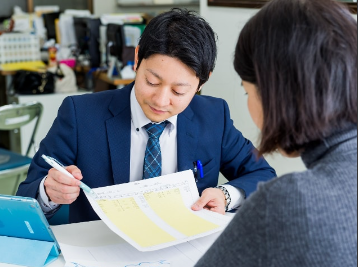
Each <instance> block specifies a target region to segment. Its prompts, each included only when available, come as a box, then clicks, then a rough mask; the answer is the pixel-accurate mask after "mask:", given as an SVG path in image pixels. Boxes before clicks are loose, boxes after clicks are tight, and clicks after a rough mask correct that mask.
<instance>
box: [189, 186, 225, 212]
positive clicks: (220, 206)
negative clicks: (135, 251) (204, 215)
mask: <svg viewBox="0 0 358 267" xmlns="http://www.w3.org/2000/svg"><path fill="white" fill-rule="evenodd" d="M191 208H192V210H195V211H198V210H201V209H203V208H204V209H207V210H211V211H214V212H217V213H220V214H225V209H226V199H225V195H224V193H223V191H221V190H220V189H218V188H207V189H205V190H204V191H203V193H202V194H201V198H200V199H199V200H198V201H197V202H196V203H195V204H194V205H193V206H192V207H191Z"/></svg>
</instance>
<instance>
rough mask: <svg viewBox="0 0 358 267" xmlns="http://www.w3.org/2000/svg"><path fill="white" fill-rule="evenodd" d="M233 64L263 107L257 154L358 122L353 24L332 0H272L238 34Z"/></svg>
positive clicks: (287, 148)
mask: <svg viewBox="0 0 358 267" xmlns="http://www.w3.org/2000/svg"><path fill="white" fill-rule="evenodd" d="M234 67H235V70H236V71H237V73H238V74H239V75H240V77H241V78H242V80H243V81H244V83H245V82H246V83H247V84H249V85H250V84H252V85H254V88H255V89H256V90H257V96H258V98H259V100H260V104H261V105H262V113H263V115H262V119H261V123H258V126H259V127H260V128H261V130H262V133H261V145H260V147H259V151H260V153H261V154H263V153H269V152H273V151H274V150H276V149H281V150H283V151H284V152H285V153H287V154H291V153H293V152H297V151H302V150H304V149H305V147H306V146H307V145H308V144H309V143H311V142H315V141H318V140H321V139H323V138H325V137H327V136H329V135H331V134H333V133H334V132H336V131H338V130H339V129H343V128H345V127H347V125H350V124H352V123H354V124H356V123H357V22H356V21H355V20H354V19H353V18H352V16H351V14H350V13H349V11H348V10H347V9H346V8H345V6H343V5H342V4H340V3H338V2H337V1H335V0H290V1H287V0H272V1H270V2H269V3H268V4H267V5H266V6H264V7H263V8H262V9H261V10H260V11H259V12H258V13H257V14H256V15H255V16H254V17H253V18H251V19H250V21H249V22H248V23H247V24H246V25H245V26H244V28H243V30H242V32H241V33H240V37H239V40H238V43H237V46H236V51H235V61H234ZM260 124H261V125H260Z"/></svg>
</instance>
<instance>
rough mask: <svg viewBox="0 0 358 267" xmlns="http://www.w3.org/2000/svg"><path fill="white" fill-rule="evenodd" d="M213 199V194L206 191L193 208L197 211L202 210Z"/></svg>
mask: <svg viewBox="0 0 358 267" xmlns="http://www.w3.org/2000/svg"><path fill="white" fill-rule="evenodd" d="M211 200H212V197H211V195H210V194H206V193H205V191H204V192H203V194H202V196H201V198H200V199H199V200H198V201H197V202H196V203H195V204H194V205H193V206H192V207H191V208H192V210H195V211H198V210H202V209H203V208H204V207H205V206H206V205H207V204H208V203H209V202H210V201H211Z"/></svg>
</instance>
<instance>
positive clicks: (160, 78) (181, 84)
mask: <svg viewBox="0 0 358 267" xmlns="http://www.w3.org/2000/svg"><path fill="white" fill-rule="evenodd" d="M146 71H148V72H150V73H151V74H152V75H154V76H155V77H157V78H158V79H159V80H161V81H162V80H163V78H162V77H161V76H160V75H159V74H158V73H156V72H154V71H153V70H152V69H146ZM173 85H175V86H189V87H191V84H190V83H181V82H179V83H174V84H173Z"/></svg>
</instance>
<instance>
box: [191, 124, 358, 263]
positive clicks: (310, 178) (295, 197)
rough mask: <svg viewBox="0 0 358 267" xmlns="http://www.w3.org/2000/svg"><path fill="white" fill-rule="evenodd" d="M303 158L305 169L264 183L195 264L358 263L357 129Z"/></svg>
mask: <svg viewBox="0 0 358 267" xmlns="http://www.w3.org/2000/svg"><path fill="white" fill-rule="evenodd" d="M302 158H303V160H304V162H305V164H306V166H307V168H308V169H307V171H305V172H301V173H292V174H288V175H285V176H282V177H279V178H277V179H274V180H272V181H270V182H267V183H264V184H261V185H260V186H259V189H258V191H257V192H255V193H254V194H253V195H252V196H251V197H250V198H249V199H248V200H247V202H246V203H245V204H244V205H243V207H242V208H240V210H239V212H238V214H237V215H236V216H235V218H234V219H233V221H232V223H231V224H230V225H229V226H228V228H227V229H226V230H225V232H224V233H223V234H222V235H221V236H220V237H219V239H218V240H217V242H216V243H215V246H214V247H212V248H211V249H210V250H209V251H208V252H207V253H206V255H205V257H204V258H203V259H201V261H199V262H198V264H197V265H196V266H200V267H201V266H203V267H204V266H205V267H214V266H215V267H216V266H240V267H241V266H245V267H302V266H309V267H338V266H339V267H341V266H342V267H353V266H354V267H355V266H357V166H356V163H357V129H356V128H352V129H350V130H349V131H345V132H342V133H339V134H336V135H334V136H332V137H330V138H328V139H326V140H325V142H323V143H320V144H319V145H316V146H312V147H310V148H309V149H308V150H307V152H306V153H305V154H304V155H303V156H302Z"/></svg>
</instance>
